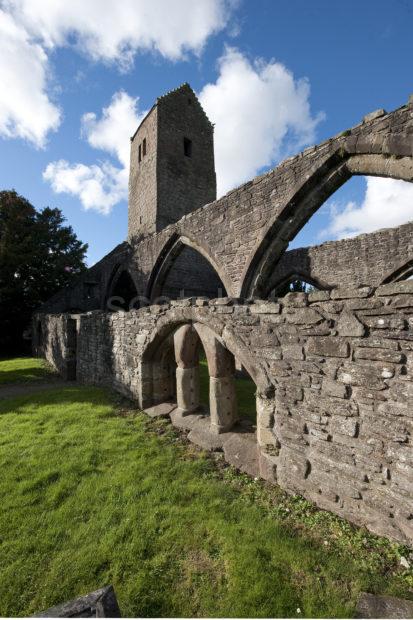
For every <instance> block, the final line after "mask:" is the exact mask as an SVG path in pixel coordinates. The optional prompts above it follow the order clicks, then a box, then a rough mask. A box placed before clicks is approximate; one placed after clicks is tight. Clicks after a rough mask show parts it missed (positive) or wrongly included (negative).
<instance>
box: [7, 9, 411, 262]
mask: <svg viewBox="0 0 413 620" xmlns="http://www.w3.org/2000/svg"><path fill="white" fill-rule="evenodd" d="M62 7H63V8H62ZM412 31H413V0H357V1H356V0H346V2H338V1H333V0H307V1H305V0H288V1H285V0H239V1H230V0H197V2H194V1H193V0H141V1H140V2H139V1H138V0H135V1H133V0H82V1H81V0H72V2H70V3H67V2H64V1H63V0H3V1H1V0H0V51H1V54H0V72H1V73H2V75H3V77H5V79H4V80H3V85H2V89H1V91H0V156H1V166H0V186H1V188H2V189H9V188H14V189H15V190H16V191H18V192H19V193H21V194H23V195H24V196H25V197H26V198H28V199H29V200H30V201H31V202H32V204H33V205H34V206H35V207H37V208H42V207H44V206H53V207H54V206H56V207H59V208H61V209H62V210H63V212H64V215H65V217H66V218H67V220H68V222H69V223H70V224H71V225H72V226H73V228H74V229H75V231H76V233H77V234H78V236H79V238H80V239H82V240H83V241H85V242H87V243H88V244H89V255H88V260H89V263H90V264H93V262H95V261H96V260H98V259H99V258H101V257H102V256H103V255H104V254H105V253H107V252H108V251H110V250H111V249H112V248H113V247H114V246H115V245H116V244H117V243H119V242H121V241H123V240H124V239H125V237H126V226H127V203H126V200H125V198H124V197H125V183H126V181H125V180H127V152H128V148H129V144H128V140H127V136H128V132H129V135H131V134H132V133H133V131H134V128H135V127H134V126H135V124H136V123H137V122H138V121H139V119H140V118H141V116H142V114H143V113H144V112H145V110H148V109H149V108H150V107H151V105H152V104H153V102H154V100H155V99H156V97H157V96H159V95H160V94H163V93H165V92H166V91H168V90H170V89H172V88H175V87H176V86H178V85H179V84H181V83H183V82H189V83H190V84H191V86H192V87H193V89H194V90H195V91H196V92H197V93H198V94H199V96H200V98H201V101H202V103H203V105H204V107H205V108H206V110H207V113H208V114H209V116H210V117H211V120H213V121H214V122H215V123H216V159H217V174H218V179H219V186H220V191H221V192H222V191H227V190H228V189H230V188H231V187H233V186H234V185H238V184H240V183H242V182H243V181H245V180H248V178H250V177H252V176H254V175H255V174H257V173H259V172H262V171H264V170H266V169H268V168H270V167H272V166H274V165H276V164H277V162H279V161H280V160H281V159H283V158H284V157H285V156H287V155H290V154H293V153H295V152H298V151H299V150H302V148H305V146H307V145H309V144H314V143H317V142H321V141H322V140H324V139H326V138H328V137H330V136H333V135H334V134H336V133H338V132H339V131H341V130H343V129H346V128H348V127H351V126H352V125H354V124H357V123H358V122H360V120H361V118H362V116H363V115H364V114H366V113H367V112H370V111H372V110H374V109H377V108H381V107H383V108H385V109H386V110H389V111H390V110H392V109H394V108H397V107H399V106H401V105H403V104H404V103H406V102H407V99H408V96H409V94H410V93H413V73H412V65H411V63H412V58H413V37H412ZM105 109H106V112H105V111H104V110H105ZM85 115H87V116H85ZM245 144H248V145H249V147H248V148H245ZM62 160H63V162H64V163H62ZM59 162H60V163H59ZM380 183H381V184H380ZM395 201H396V202H397V204H398V208H397V209H389V205H390V204H393V203H394V202H395ZM85 206H86V207H88V208H87V209H86V208H85ZM411 207H413V192H412V186H411V185H410V184H404V183H402V182H397V181H389V180H387V181H386V180H382V179H379V180H373V181H372V180H370V181H369V182H368V183H366V180H364V179H362V178H359V179H352V180H351V181H350V182H349V183H347V184H346V185H345V186H343V188H341V190H339V192H337V193H336V194H335V195H334V197H332V198H331V199H330V201H329V203H328V204H326V205H324V207H323V208H322V209H321V210H320V211H319V212H318V214H316V216H314V217H313V219H312V220H311V221H310V222H309V224H307V226H306V227H305V228H304V229H303V230H302V231H301V233H299V235H298V236H297V238H296V239H295V240H294V241H293V242H292V243H291V247H297V246H298V245H311V244H314V243H320V242H321V241H323V240H325V239H329V238H340V237H342V236H345V235H348V234H356V233H360V232H367V231H369V230H373V229H375V228H381V227H384V226H388V225H389V226H391V225H397V224H399V223H402V222H403V221H407V220H408V219H411V217H412V216H411V215H409V209H410V210H411ZM389 213H391V215H389ZM411 213H413V210H411Z"/></svg>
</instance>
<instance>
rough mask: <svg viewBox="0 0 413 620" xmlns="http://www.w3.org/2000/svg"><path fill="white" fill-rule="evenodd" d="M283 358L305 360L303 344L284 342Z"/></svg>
mask: <svg viewBox="0 0 413 620" xmlns="http://www.w3.org/2000/svg"><path fill="white" fill-rule="evenodd" d="M282 352H283V358H284V359H291V360H303V359H304V349H303V346H302V345H301V344H287V345H286V344H284V345H283V346H282Z"/></svg>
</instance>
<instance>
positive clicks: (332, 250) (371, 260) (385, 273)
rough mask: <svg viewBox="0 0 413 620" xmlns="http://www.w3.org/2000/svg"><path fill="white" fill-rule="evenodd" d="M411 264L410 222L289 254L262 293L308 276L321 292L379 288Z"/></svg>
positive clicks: (412, 237) (412, 235)
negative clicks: (322, 290) (284, 282)
mask: <svg viewBox="0 0 413 620" xmlns="http://www.w3.org/2000/svg"><path fill="white" fill-rule="evenodd" d="M412 217H413V211H412ZM412 260H413V222H409V223H408V224H404V225H402V226H398V227H397V228H386V229H383V230H379V231H377V232H373V233H370V234H365V235H359V236H357V237H353V238H351V239H342V240H340V241H327V242H326V243H323V244H322V245H315V246H312V247H308V248H298V249H295V250H289V251H288V252H285V254H283V256H282V257H281V259H280V261H279V262H278V264H277V265H276V266H275V268H274V271H273V273H272V275H271V277H270V278H269V279H268V283H267V285H266V286H267V289H266V291H265V292H266V293H269V292H270V291H271V290H273V289H274V288H276V287H277V285H278V284H280V283H281V282H283V281H284V280H285V279H286V278H288V277H289V276H290V275H292V274H299V275H301V276H307V277H308V278H309V279H311V280H315V283H316V284H318V285H319V286H320V287H322V288H337V287H340V288H342V287H346V286H353V287H356V286H364V285H370V286H379V285H380V284H382V282H383V281H384V280H385V279H386V278H387V277H391V275H392V274H394V272H396V271H397V270H398V269H399V268H400V267H401V266H402V265H405V264H406V263H408V262H409V261H412Z"/></svg>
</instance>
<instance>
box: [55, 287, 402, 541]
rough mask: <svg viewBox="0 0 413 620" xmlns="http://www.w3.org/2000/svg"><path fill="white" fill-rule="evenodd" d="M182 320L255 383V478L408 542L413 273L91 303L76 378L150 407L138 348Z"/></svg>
mask: <svg viewBox="0 0 413 620" xmlns="http://www.w3.org/2000/svg"><path fill="white" fill-rule="evenodd" d="M45 320H50V321H51V322H52V323H53V322H55V321H59V320H61V321H64V320H65V319H64V317H61V318H60V319H59V318H58V317H50V318H49V319H45ZM184 323H192V324H195V325H196V324H203V325H206V326H207V327H209V329H210V330H212V332H213V333H214V334H215V335H216V337H217V338H218V339H219V341H220V342H221V343H222V345H223V346H224V347H226V348H227V349H229V350H230V351H231V352H232V353H233V354H234V356H235V358H236V359H237V360H238V361H239V362H241V363H242V364H243V365H244V366H245V368H246V369H247V370H248V372H249V374H250V375H251V377H252V378H253V380H254V381H255V383H256V385H257V392H258V396H257V449H258V452H259V458H260V467H261V476H262V477H264V478H266V479H268V480H271V481H273V482H278V484H280V486H281V487H283V488H284V489H286V490H288V491H289V492H292V493H301V494H302V495H304V496H305V497H307V498H309V499H310V500H312V501H314V502H315V503H316V504H317V505H318V506H320V507H322V508H325V509H328V510H331V511H332V512H335V513H337V514H339V515H341V516H343V517H345V518H348V519H349V520H351V521H353V522H355V523H357V524H360V525H366V526H367V527H368V528H370V529H371V530H372V531H374V532H376V533H379V534H383V535H386V536H390V537H393V538H395V539H397V540H400V541H403V542H407V543H409V544H412V543H413V527H412V523H413V503H412V499H411V498H412V491H413V479H412V469H411V467H412V465H413V447H412V431H413V418H412V411H413V408H412V404H413V389H412V386H413V282H412V281H405V282H401V283H397V284H389V285H384V286H381V287H379V288H378V289H376V290H374V289H373V288H371V287H362V288H358V289H336V290H333V291H331V292H328V291H321V292H315V293H310V294H308V295H307V294H304V293H294V294H289V295H287V296H286V297H284V298H281V299H279V300H278V301H276V302H265V301H259V300H256V301H254V302H252V303H250V304H239V303H238V302H237V300H233V299H231V298H227V299H218V300H211V301H209V302H208V301H206V300H199V299H197V300H196V299H193V300H190V299H189V300H181V301H175V302H171V303H170V304H165V305H162V306H151V307H150V308H146V309H141V310H138V311H132V312H129V313H124V312H119V313H116V314H112V315H109V314H105V313H102V312H98V311H97V312H92V313H89V314H86V315H82V316H81V317H80V321H79V335H78V344H77V374H78V379H80V380H81V381H85V382H91V383H96V384H105V385H106V384H109V385H112V386H114V387H115V388H116V389H118V390H119V391H121V392H122V393H124V394H126V395H128V396H131V397H133V398H135V399H137V400H138V402H139V403H140V405H141V406H144V407H145V406H148V405H149V404H150V399H151V389H153V382H154V381H156V380H157V379H156V376H154V375H153V373H154V372H155V371H156V368H157V367H156V365H155V366H154V365H151V362H150V358H149V357H148V351H150V349H151V346H153V345H154V344H156V350H157V351H159V350H161V349H162V338H167V336H168V335H170V334H171V333H172V332H173V330H174V329H176V328H177V327H178V326H179V325H181V324H184ZM51 333H52V332H51ZM49 350H50V349H49V348H46V355H48V353H47V352H48V351H49ZM154 369H155V370H154ZM151 386H152V387H151Z"/></svg>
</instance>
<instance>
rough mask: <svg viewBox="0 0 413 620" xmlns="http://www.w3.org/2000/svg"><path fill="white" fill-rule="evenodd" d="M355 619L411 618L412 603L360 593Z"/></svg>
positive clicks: (412, 613)
mask: <svg viewBox="0 0 413 620" xmlns="http://www.w3.org/2000/svg"><path fill="white" fill-rule="evenodd" d="M356 618H413V601H408V600H406V599H402V598H396V597H394V596H376V595H375V594H369V593H368V592H362V593H361V595H360V598H359V600H358V603H357V608H356Z"/></svg>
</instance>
